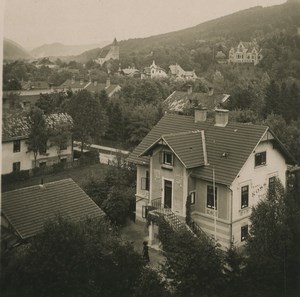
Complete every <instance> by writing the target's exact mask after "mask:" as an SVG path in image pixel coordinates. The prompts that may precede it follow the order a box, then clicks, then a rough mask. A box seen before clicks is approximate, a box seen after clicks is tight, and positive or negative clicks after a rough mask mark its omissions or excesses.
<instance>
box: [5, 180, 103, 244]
mask: <svg viewBox="0 0 300 297" xmlns="http://www.w3.org/2000/svg"><path fill="white" fill-rule="evenodd" d="M2 212H3V214H4V216H5V217H6V219H7V220H8V221H9V223H10V224H11V225H12V226H13V228H14V229H15V230H16V232H17V233H18V234H19V235H20V237H21V238H22V239H26V238H29V237H32V236H35V235H36V234H38V233H40V232H41V231H42V230H43V227H44V224H45V223H46V222H47V221H48V220H51V219H55V218H56V217H57V216H63V217H68V218H70V219H71V220H73V221H75V222H76V221H79V220H82V219H85V218H87V217H91V218H97V217H101V216H103V215H104V212H103V211H102V210H101V209H100V208H99V207H98V206H97V205H96V204H95V202H93V200H92V199H91V198H90V197H89V196H88V195H87V194H86V193H85V192H84V191H83V190H82V189H81V188H80V187H79V186H78V185H77V184H76V183H75V182H74V181H73V180H72V179H71V178H68V179H64V180H60V181H55V182H51V183H46V184H44V185H43V186H41V185H36V186H31V187H27V188H22V189H18V190H14V191H10V192H4V193H2Z"/></svg>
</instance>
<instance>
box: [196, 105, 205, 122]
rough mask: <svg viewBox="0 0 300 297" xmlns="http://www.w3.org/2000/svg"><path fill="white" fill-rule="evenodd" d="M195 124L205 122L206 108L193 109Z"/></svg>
mask: <svg viewBox="0 0 300 297" xmlns="http://www.w3.org/2000/svg"><path fill="white" fill-rule="evenodd" d="M194 112H195V113H194V117H195V123H197V122H205V121H206V117H207V108H202V107H195V110H194Z"/></svg>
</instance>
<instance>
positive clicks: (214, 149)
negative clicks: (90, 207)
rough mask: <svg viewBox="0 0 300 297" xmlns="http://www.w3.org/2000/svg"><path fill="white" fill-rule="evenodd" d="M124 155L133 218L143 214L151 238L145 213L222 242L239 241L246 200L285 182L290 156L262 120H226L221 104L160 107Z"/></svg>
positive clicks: (153, 231) (223, 244) (246, 223)
mask: <svg viewBox="0 0 300 297" xmlns="http://www.w3.org/2000/svg"><path fill="white" fill-rule="evenodd" d="M127 161H128V162H132V163H135V164H136V166H137V180H136V216H137V217H136V218H137V219H138V220H142V221H145V222H146V217H147V218H148V222H149V221H150V225H149V224H148V226H149V243H150V244H155V243H157V242H155V241H156V240H157V238H156V236H155V234H156V232H157V228H155V227H154V226H155V224H157V223H156V222H157V221H155V220H152V219H151V216H149V214H150V213H151V214H153V215H156V217H157V216H163V217H164V218H165V221H166V222H167V223H168V224H169V225H170V227H171V228H172V229H173V230H175V232H176V230H180V229H181V228H186V230H191V229H192V230H198V231H199V230H202V231H201V232H202V233H203V232H205V234H207V235H208V236H209V237H212V238H215V239H216V241H217V243H219V244H220V245H221V247H222V249H226V248H228V247H229V246H230V243H231V242H235V243H236V244H237V245H238V246H241V245H243V244H244V242H245V240H246V238H247V235H248V230H249V229H250V228H251V226H250V224H249V217H250V215H251V212H252V207H253V206H255V205H257V203H259V201H261V200H263V199H264V198H265V196H266V193H267V191H268V188H270V187H272V186H274V183H275V181H276V179H279V180H280V181H281V182H282V184H283V185H284V186H285V185H286V172H287V170H288V164H291V165H293V164H295V159H294V158H293V157H292V156H291V155H290V154H289V152H288V151H287V150H286V149H285V147H284V146H283V145H282V143H281V142H280V141H279V140H278V138H277V137H276V135H275V134H274V133H273V132H272V131H271V130H270V129H269V127H267V126H262V125H253V124H246V123H236V122H230V121H229V112H228V110H223V109H221V110H220V109H218V110H216V111H215V118H214V119H207V115H206V110H205V109H195V114H194V116H184V115H177V114H166V115H164V117H163V118H162V119H161V120H160V121H159V122H158V123H157V124H156V125H155V126H154V127H153V128H152V130H151V131H150V132H149V134H148V135H147V136H146V137H145V138H144V139H143V140H142V142H141V143H140V144H139V145H138V146H137V147H136V148H135V149H134V151H133V152H132V153H131V154H130V156H129V158H128V160H127ZM188 197H189V201H190V203H189V204H188V205H190V206H189V213H190V215H191V220H190V221H191V222H193V224H190V226H191V227H190V228H187V227H186V224H185V219H186V216H187V201H188V200H187V199H188ZM152 217H153V216H152ZM158 228H159V226H158ZM194 232H195V231H194ZM195 234H197V232H195Z"/></svg>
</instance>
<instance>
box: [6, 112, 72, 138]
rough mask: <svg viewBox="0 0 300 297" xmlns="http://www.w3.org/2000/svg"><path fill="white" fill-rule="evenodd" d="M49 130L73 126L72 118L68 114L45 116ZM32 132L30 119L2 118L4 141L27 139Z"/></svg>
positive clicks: (13, 116)
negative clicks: (65, 125)
mask: <svg viewBox="0 0 300 297" xmlns="http://www.w3.org/2000/svg"><path fill="white" fill-rule="evenodd" d="M45 120H46V125H47V128H49V129H53V128H55V126H56V125H60V124H68V125H72V124H73V119H72V117H71V116H70V115H69V114H67V113H53V114H49V115H47V116H45ZM29 131H30V121H29V119H28V117H25V116H19V115H11V116H7V117H3V118H2V141H8V140H12V139H20V138H21V139H23V138H27V137H28V134H29Z"/></svg>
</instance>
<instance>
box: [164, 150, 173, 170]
mask: <svg viewBox="0 0 300 297" xmlns="http://www.w3.org/2000/svg"><path fill="white" fill-rule="evenodd" d="M163 164H166V165H171V166H172V165H173V154H172V152H168V151H164V152H163Z"/></svg>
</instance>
